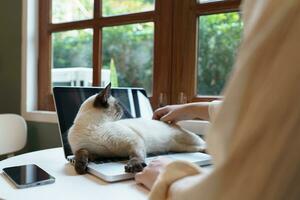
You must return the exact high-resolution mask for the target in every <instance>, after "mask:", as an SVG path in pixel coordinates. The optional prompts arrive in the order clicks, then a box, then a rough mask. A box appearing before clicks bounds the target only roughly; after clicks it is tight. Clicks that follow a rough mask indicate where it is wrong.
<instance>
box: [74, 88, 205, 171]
mask: <svg viewBox="0 0 300 200" xmlns="http://www.w3.org/2000/svg"><path fill="white" fill-rule="evenodd" d="M110 90H111V85H110V84H108V85H107V86H106V88H105V89H104V90H102V91H101V92H100V93H98V94H95V95H93V96H91V97H89V98H88V99H87V100H85V101H84V102H83V103H82V105H81V107H80V109H79V111H78V113H77V115H76V117H75V120H74V123H73V125H72V126H71V128H70V129H69V133H68V141H69V143H70V146H71V149H72V152H73V154H74V155H75V170H76V172H77V173H78V174H84V173H86V171H87V165H88V162H89V161H92V160H95V159H97V158H99V157H112V156H116V157H129V161H128V163H127V164H126V166H125V171H126V172H130V173H136V172H139V171H142V170H143V168H144V167H145V166H146V164H145V158H146V155H147V154H148V153H154V152H155V153H160V152H168V151H173V152H198V151H204V148H205V142H204V141H203V140H202V139H201V138H200V137H199V136H197V135H196V134H194V133H191V132H189V131H187V130H184V129H181V128H180V127H179V126H177V125H174V124H167V123H164V122H161V121H158V120H151V119H143V118H134V119H121V117H122V115H123V109H122V107H121V106H120V104H119V103H118V101H117V99H115V98H114V97H113V96H111V95H110Z"/></svg>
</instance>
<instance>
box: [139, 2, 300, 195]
mask: <svg viewBox="0 0 300 200" xmlns="http://www.w3.org/2000/svg"><path fill="white" fill-rule="evenodd" d="M242 9H243V17H244V37H243V42H242V44H241V47H240V51H239V54H238V58H237V61H236V66H235V71H234V72H233V75H232V77H231V80H230V81H229V83H228V85H227V87H226V90H225V98H224V101H223V103H222V106H221V108H220V110H219V111H218V113H217V115H216V116H215V118H213V119H212V121H213V122H212V126H211V128H210V130H209V132H208V134H207V143H208V151H209V153H210V154H211V155H212V156H213V158H214V169H213V170H212V171H211V172H210V173H207V174H206V173H203V172H202V170H201V168H199V167H197V166H194V165H192V164H190V163H186V162H181V161H166V160H157V161H155V162H154V163H152V164H150V165H149V166H148V167H146V168H145V169H144V171H143V172H141V173H139V174H137V175H136V181H137V182H138V183H142V184H144V185H145V186H146V187H148V188H149V189H151V191H150V199H159V200H161V199H172V200H176V199H205V200H212V199H217V200H219V199H228V200H241V199H242V200H247V199H264V200H277V199H300V156H299V152H300V55H299V52H300V42H299V36H300V1H299V0H286V1H280V0H245V1H244V2H243V7H242ZM166 113H169V112H166ZM160 117H164V114H159V117H158V118H160ZM163 119H164V118H163ZM167 121H172V119H171V120H170V119H169V120H167ZM175 121H176V120H175Z"/></svg>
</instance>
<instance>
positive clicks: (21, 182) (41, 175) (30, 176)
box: [3, 164, 55, 187]
mask: <svg viewBox="0 0 300 200" xmlns="http://www.w3.org/2000/svg"><path fill="white" fill-rule="evenodd" d="M3 171H4V173H6V175H7V176H8V177H9V178H10V179H12V181H14V182H15V183H16V185H17V186H19V187H30V186H34V185H42V184H46V183H51V182H54V180H55V179H54V177H52V176H51V175H50V174H48V173H47V172H45V171H44V170H43V169H41V168H40V167H39V166H37V165H34V164H31V165H22V166H15V167H8V168H4V169H3Z"/></svg>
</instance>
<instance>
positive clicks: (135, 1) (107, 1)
mask: <svg viewBox="0 0 300 200" xmlns="http://www.w3.org/2000/svg"><path fill="white" fill-rule="evenodd" d="M154 1H155V0H103V1H102V15H103V16H113V15H124V14H130V13H137V12H145V11H150V10H154Z"/></svg>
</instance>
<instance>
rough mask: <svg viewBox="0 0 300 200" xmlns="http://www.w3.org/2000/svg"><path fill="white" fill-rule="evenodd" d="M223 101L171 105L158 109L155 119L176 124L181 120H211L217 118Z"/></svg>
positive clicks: (154, 114)
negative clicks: (216, 114) (216, 115)
mask: <svg viewBox="0 0 300 200" xmlns="http://www.w3.org/2000/svg"><path fill="white" fill-rule="evenodd" d="M220 104H221V101H212V102H196V103H187V104H180V105H169V106H165V107H162V108H159V109H157V110H156V111H155V112H154V113H153V119H156V120H161V121H164V122H172V123H175V122H177V121H181V120H190V119H202V120H210V119H211V118H213V117H214V116H215V113H216V112H217V110H218V108H219V106H220Z"/></svg>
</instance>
